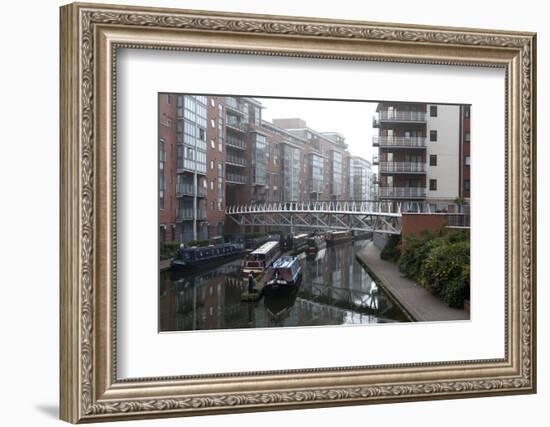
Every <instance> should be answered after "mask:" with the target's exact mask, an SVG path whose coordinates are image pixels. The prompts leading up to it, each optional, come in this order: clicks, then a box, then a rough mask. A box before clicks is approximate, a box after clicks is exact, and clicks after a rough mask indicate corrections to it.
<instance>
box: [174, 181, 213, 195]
mask: <svg viewBox="0 0 550 427" xmlns="http://www.w3.org/2000/svg"><path fill="white" fill-rule="evenodd" d="M184 196H190V197H195V186H194V185H193V184H179V185H178V186H177V188H176V197H184ZM197 197H206V189H205V188H203V187H199V188H198V189H197Z"/></svg>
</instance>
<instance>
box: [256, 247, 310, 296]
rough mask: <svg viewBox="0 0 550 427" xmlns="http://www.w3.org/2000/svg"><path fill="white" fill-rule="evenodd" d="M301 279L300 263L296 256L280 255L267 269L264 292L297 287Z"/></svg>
mask: <svg viewBox="0 0 550 427" xmlns="http://www.w3.org/2000/svg"><path fill="white" fill-rule="evenodd" d="M301 281H302V265H301V263H300V260H299V258H298V257H294V256H282V257H281V258H279V259H278V260H277V261H275V262H274V263H273V265H272V266H271V267H270V268H269V269H268V271H267V275H266V283H265V286H264V293H265V294H270V293H285V292H292V291H295V290H297V289H298V286H299V285H300V283H301Z"/></svg>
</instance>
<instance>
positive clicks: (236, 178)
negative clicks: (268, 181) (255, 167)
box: [225, 173, 246, 184]
mask: <svg viewBox="0 0 550 427" xmlns="http://www.w3.org/2000/svg"><path fill="white" fill-rule="evenodd" d="M225 182H226V183H227V184H246V176H244V175H239V174H237V173H226V174H225Z"/></svg>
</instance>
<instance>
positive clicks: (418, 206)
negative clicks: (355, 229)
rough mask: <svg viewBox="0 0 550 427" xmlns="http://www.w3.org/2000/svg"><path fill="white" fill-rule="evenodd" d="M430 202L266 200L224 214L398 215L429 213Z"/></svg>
mask: <svg viewBox="0 0 550 427" xmlns="http://www.w3.org/2000/svg"><path fill="white" fill-rule="evenodd" d="M431 210H432V209H431V206H430V204H428V203H426V202H424V201H418V202H411V201H409V202H397V201H389V200H388V201H303V202H266V203H252V204H248V205H234V206H227V208H226V211H225V213H226V214H229V215H230V214H254V213H277V212H280V213H282V212H289V213H290V212H293V213H313V212H322V213H335V214H338V213H340V214H378V215H389V216H400V215H401V213H402V212H406V213H431Z"/></svg>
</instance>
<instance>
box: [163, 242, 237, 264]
mask: <svg viewBox="0 0 550 427" xmlns="http://www.w3.org/2000/svg"><path fill="white" fill-rule="evenodd" d="M244 253H245V251H244V248H243V246H242V245H240V244H237V243H218V244H215V245H209V246H193V247H190V248H186V247H183V246H182V247H180V248H178V250H177V251H176V254H175V256H174V258H173V259H172V262H171V263H170V267H171V268H172V269H175V270H192V269H195V268H197V267H199V266H202V265H205V264H211V263H217V262H225V261H227V260H228V259H230V258H234V257H238V256H242V255H243V254H244Z"/></svg>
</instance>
